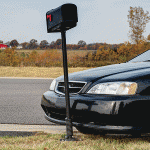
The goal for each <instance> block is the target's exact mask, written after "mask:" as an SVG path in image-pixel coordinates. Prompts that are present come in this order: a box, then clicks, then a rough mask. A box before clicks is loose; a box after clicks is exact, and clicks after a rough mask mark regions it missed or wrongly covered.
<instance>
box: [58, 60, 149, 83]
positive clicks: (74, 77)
mask: <svg viewBox="0 0 150 150" xmlns="http://www.w3.org/2000/svg"><path fill="white" fill-rule="evenodd" d="M146 68H150V62H137V63H121V64H113V65H108V66H103V67H98V68H93V69H88V70H84V71H80V72H75V73H71V74H69V81H86V82H94V81H96V80H99V79H100V78H103V77H106V76H110V75H114V74H119V73H125V72H127V73H128V72H132V71H135V70H141V69H146ZM57 80H58V81H60V80H61V81H63V80H64V76H60V77H58V78H57Z"/></svg>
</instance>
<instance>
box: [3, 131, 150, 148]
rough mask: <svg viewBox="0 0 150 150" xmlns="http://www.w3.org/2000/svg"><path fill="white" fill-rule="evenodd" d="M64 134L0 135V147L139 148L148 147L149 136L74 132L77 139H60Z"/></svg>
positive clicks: (149, 144) (149, 146) (149, 145)
mask: <svg viewBox="0 0 150 150" xmlns="http://www.w3.org/2000/svg"><path fill="white" fill-rule="evenodd" d="M64 137H65V134H49V133H44V132H38V133H36V134H35V135H32V136H26V137H21V136H20V137H17V136H15V137H14V136H4V137H0V149H1V150H6V149H11V150H14V149H15V150H20V149H21V150H27V149H28V150H29V149H32V150H131V149H133V150H140V149H142V150H143V149H150V143H149V141H150V136H147V137H146V136H144V137H142V138H132V137H130V136H118V137H117V136H110V135H105V136H102V135H90V134H78V133H77V132H75V133H74V137H75V138H76V139H77V141H60V139H64Z"/></svg>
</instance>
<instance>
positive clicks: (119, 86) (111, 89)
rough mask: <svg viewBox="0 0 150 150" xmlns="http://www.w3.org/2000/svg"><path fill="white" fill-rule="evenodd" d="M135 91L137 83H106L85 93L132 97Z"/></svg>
mask: <svg viewBox="0 0 150 150" xmlns="http://www.w3.org/2000/svg"><path fill="white" fill-rule="evenodd" d="M136 90H137V83H135V82H107V83H100V84H97V85H95V86H93V87H92V88H91V89H90V90H89V91H88V92H87V93H90V94H114V95H133V94H135V93H136Z"/></svg>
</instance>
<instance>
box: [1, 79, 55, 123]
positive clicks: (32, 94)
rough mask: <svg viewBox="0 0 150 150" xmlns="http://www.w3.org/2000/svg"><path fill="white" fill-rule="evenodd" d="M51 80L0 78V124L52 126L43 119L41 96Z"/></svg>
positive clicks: (47, 88)
mask: <svg viewBox="0 0 150 150" xmlns="http://www.w3.org/2000/svg"><path fill="white" fill-rule="evenodd" d="M52 80H53V79H28V78H0V123H3V124H12V123H17V124H27V125H29V124H32V125H40V124H44V125H49V124H53V123H50V122H49V121H47V120H46V119H45V118H44V111H43V110H42V108H41V105H40V103H41V97H42V94H43V93H44V92H46V91H48V90H49V86H50V83H51V81H52Z"/></svg>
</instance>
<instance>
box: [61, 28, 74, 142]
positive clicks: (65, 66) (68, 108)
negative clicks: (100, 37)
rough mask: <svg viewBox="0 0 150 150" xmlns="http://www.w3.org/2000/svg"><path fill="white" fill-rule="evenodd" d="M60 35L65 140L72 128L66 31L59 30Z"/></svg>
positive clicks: (69, 136)
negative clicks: (64, 106) (64, 103)
mask: <svg viewBox="0 0 150 150" xmlns="http://www.w3.org/2000/svg"><path fill="white" fill-rule="evenodd" d="M61 37H62V53H63V68H64V83H65V99H66V118H65V120H66V133H67V136H66V137H65V139H66V140H67V141H70V140H72V135H73V129H72V122H71V117H70V98H69V86H68V65H67V52H66V31H65V30H63V31H61Z"/></svg>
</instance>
